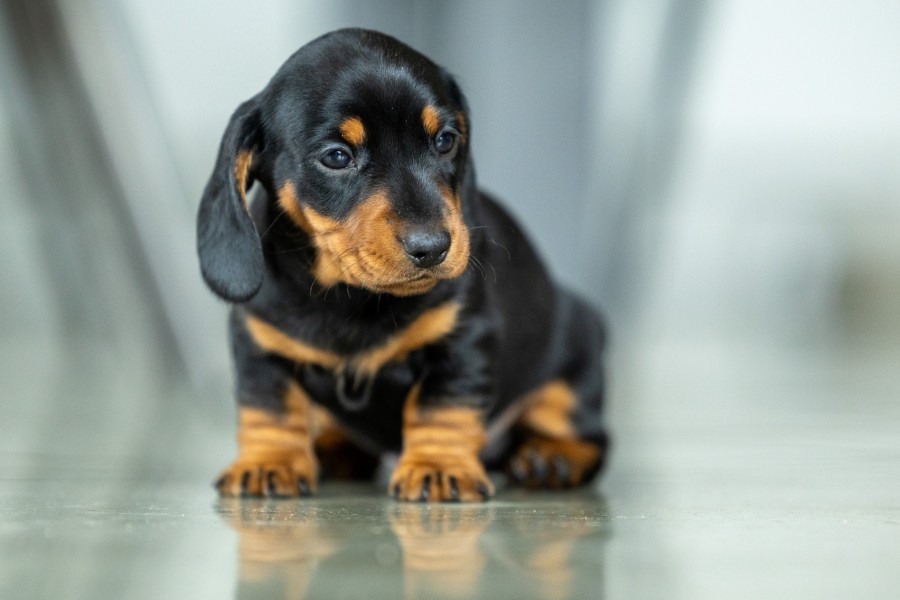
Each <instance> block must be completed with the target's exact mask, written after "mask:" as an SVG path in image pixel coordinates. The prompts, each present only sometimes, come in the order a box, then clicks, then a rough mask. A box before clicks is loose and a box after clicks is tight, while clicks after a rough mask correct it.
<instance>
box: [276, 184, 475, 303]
mask: <svg viewBox="0 0 900 600" xmlns="http://www.w3.org/2000/svg"><path fill="white" fill-rule="evenodd" d="M442 194H443V198H444V223H445V227H446V228H447V231H448V232H449V233H450V237H451V240H452V242H451V245H450V250H449V251H448V253H447V258H446V259H445V260H444V262H443V263H441V264H440V265H438V266H436V267H434V268H432V269H427V270H424V269H418V268H416V267H415V266H414V265H413V264H412V262H411V261H410V259H409V257H408V256H407V255H406V252H405V251H404V250H403V248H402V246H401V245H400V242H399V241H398V238H399V237H400V236H399V234H400V233H401V232H402V230H403V226H404V224H403V222H402V220H401V219H400V218H399V217H398V216H397V215H396V214H395V213H394V211H393V209H392V208H391V205H390V199H389V197H388V195H387V193H386V192H376V193H374V194H372V195H371V196H369V197H368V198H366V199H365V200H363V201H362V202H361V203H360V204H359V206H357V207H356V208H355V209H354V210H353V212H351V213H350V215H349V216H348V217H347V218H346V219H344V220H343V221H338V220H336V219H332V218H331V217H327V216H325V215H322V214H320V213H318V212H317V211H316V210H315V209H313V208H311V207H309V206H306V205H305V204H303V202H302V201H300V199H298V198H297V194H296V189H295V187H294V185H293V184H292V183H291V182H287V183H285V184H284V185H283V186H282V187H281V189H280V190H279V193H278V204H279V206H280V207H281V208H282V209H283V210H284V211H285V212H286V213H287V215H288V216H289V217H290V218H291V220H292V221H293V222H294V224H295V225H297V227H299V228H300V229H302V230H303V231H305V232H306V233H307V234H308V235H309V236H310V238H311V239H312V242H313V244H314V245H315V248H316V251H317V253H316V260H315V264H314V266H313V269H312V271H313V275H314V276H315V278H316V281H317V282H318V283H319V284H320V285H323V286H325V287H330V286H333V285H336V284H338V283H346V284H349V285H356V286H360V287H364V288H367V289H369V290H371V291H373V292H381V293H389V294H394V295H397V296H411V295H415V294H424V293H425V292H427V291H429V290H431V289H432V288H433V287H434V286H435V285H436V284H437V283H438V281H440V280H443V279H455V278H457V277H459V276H460V275H462V274H463V272H464V271H465V269H466V267H467V266H468V262H469V244H470V242H469V231H468V228H467V227H466V225H465V223H464V222H463V219H462V210H461V207H460V205H459V196H458V195H454V194H452V193H451V192H450V190H448V189H444V190H443V191H442Z"/></svg>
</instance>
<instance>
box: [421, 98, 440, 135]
mask: <svg viewBox="0 0 900 600" xmlns="http://www.w3.org/2000/svg"><path fill="white" fill-rule="evenodd" d="M440 124H441V118H440V115H439V114H438V111H437V109H436V108H435V107H433V106H432V105H430V104H426V105H425V108H423V109H422V125H423V126H424V127H425V132H426V133H427V134H428V135H434V134H436V133H437V132H438V127H440Z"/></svg>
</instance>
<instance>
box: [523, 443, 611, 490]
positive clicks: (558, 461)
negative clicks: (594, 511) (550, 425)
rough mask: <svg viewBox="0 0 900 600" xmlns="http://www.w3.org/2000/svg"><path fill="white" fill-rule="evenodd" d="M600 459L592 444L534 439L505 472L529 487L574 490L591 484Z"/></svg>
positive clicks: (599, 464) (600, 453) (600, 462)
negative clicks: (569, 488) (572, 488)
mask: <svg viewBox="0 0 900 600" xmlns="http://www.w3.org/2000/svg"><path fill="white" fill-rule="evenodd" d="M602 459H603V450H602V449H601V448H600V447H598V446H597V445H595V444H592V443H591V442H586V441H583V440H554V439H549V438H542V437H534V438H531V439H529V440H528V441H526V442H525V443H524V444H522V446H521V447H520V448H519V450H518V451H517V452H516V453H515V454H514V455H513V457H512V459H510V461H509V464H508V465H507V473H508V474H509V477H510V480H511V481H512V482H513V483H516V484H518V485H522V486H525V487H528V488H549V489H554V488H566V487H574V486H577V485H581V484H584V483H587V482H588V481H590V479H591V478H592V477H593V476H594V475H595V474H596V473H597V471H598V470H599V469H600V466H601V464H602Z"/></svg>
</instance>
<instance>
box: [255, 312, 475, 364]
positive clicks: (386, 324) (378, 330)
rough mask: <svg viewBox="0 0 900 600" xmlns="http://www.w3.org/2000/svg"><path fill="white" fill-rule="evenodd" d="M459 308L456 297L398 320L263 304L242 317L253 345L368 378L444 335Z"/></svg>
mask: <svg viewBox="0 0 900 600" xmlns="http://www.w3.org/2000/svg"><path fill="white" fill-rule="evenodd" d="M459 308H460V307H459V304H457V303H456V302H446V303H444V304H439V305H437V306H435V307H432V308H428V309H425V310H423V311H421V312H419V313H418V314H416V315H413V316H411V317H409V318H407V319H406V320H404V321H402V322H400V323H395V322H394V321H393V319H389V320H387V321H385V320H384V319H380V320H376V319H366V318H362V319H356V320H347V319H340V318H337V319H336V318H335V317H334V316H333V315H322V314H304V313H303V312H302V311H297V312H296V313H291V312H285V311H271V310H268V311H267V310H264V309H263V310H252V311H247V312H246V314H245V317H244V319H245V324H246V327H247V331H248V332H249V333H250V336H251V338H252V340H253V342H254V344H255V345H256V346H257V347H258V348H259V349H261V350H263V351H265V352H267V353H270V354H274V355H277V356H280V357H282V358H286V359H288V360H291V361H292V362H294V363H297V364H299V365H304V366H308V367H313V368H316V369H321V370H324V371H327V372H330V373H336V374H348V375H353V376H354V377H355V378H356V379H372V378H374V377H375V376H376V375H377V374H378V373H379V372H380V371H382V370H383V369H384V368H385V367H386V366H388V365H396V364H399V363H403V362H405V361H406V360H407V358H408V357H409V356H410V355H411V354H412V353H414V352H416V351H418V350H420V349H422V348H425V347H426V346H428V345H430V344H434V343H437V342H439V341H441V340H442V339H444V338H445V337H446V336H447V335H449V334H450V333H451V332H452V330H453V329H454V327H455V326H456V322H457V315H458V313H459Z"/></svg>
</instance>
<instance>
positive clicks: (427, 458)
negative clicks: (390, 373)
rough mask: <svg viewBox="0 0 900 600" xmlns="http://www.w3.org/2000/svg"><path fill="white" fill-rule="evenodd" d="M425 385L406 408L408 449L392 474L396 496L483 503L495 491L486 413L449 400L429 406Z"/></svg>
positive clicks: (405, 441) (405, 446) (416, 389)
mask: <svg viewBox="0 0 900 600" xmlns="http://www.w3.org/2000/svg"><path fill="white" fill-rule="evenodd" d="M421 390H422V386H421V385H416V386H415V387H414V388H413V389H412V391H411V392H410V394H409V397H408V398H407V401H406V406H405V407H404V411H403V452H402V454H401V455H400V460H399V461H398V463H397V467H396V469H395V470H394V474H393V476H392V477H391V483H390V490H391V493H392V495H393V496H394V498H396V499H398V500H406V501H420V502H441V501H454V502H483V501H485V500H487V499H488V498H490V497H491V496H492V495H493V493H494V486H493V485H492V484H491V481H490V479H488V476H487V473H486V472H485V470H484V466H483V465H482V464H481V461H480V460H479V458H478V452H479V451H480V450H481V448H482V446H484V442H485V432H484V425H483V422H482V411H480V410H479V409H477V408H471V407H468V406H465V405H460V404H457V403H452V402H448V401H443V402H440V403H428V404H423V403H422V402H421V398H420V396H421Z"/></svg>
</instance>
